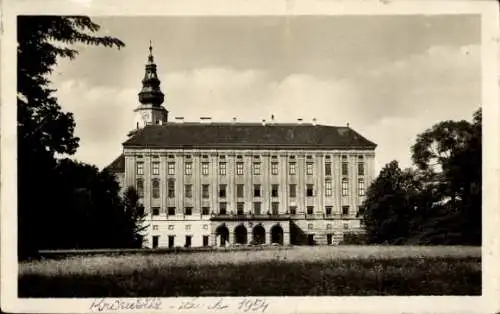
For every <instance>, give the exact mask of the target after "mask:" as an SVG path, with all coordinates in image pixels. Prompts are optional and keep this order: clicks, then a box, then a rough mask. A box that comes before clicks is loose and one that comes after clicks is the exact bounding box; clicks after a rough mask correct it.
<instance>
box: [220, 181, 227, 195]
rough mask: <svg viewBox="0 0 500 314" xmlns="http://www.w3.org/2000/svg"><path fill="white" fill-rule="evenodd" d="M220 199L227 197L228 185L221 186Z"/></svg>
mask: <svg viewBox="0 0 500 314" xmlns="http://www.w3.org/2000/svg"><path fill="white" fill-rule="evenodd" d="M219 197H220V198H225V197H226V185H225V184H219Z"/></svg>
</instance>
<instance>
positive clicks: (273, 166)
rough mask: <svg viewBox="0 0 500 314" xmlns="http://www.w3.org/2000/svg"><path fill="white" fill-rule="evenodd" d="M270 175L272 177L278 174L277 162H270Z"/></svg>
mask: <svg viewBox="0 0 500 314" xmlns="http://www.w3.org/2000/svg"><path fill="white" fill-rule="evenodd" d="M271 174H272V175H277V174H278V162H277V161H273V162H271Z"/></svg>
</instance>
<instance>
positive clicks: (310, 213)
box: [307, 206, 314, 215]
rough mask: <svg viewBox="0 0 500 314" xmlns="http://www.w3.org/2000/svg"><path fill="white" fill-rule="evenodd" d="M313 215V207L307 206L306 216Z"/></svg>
mask: <svg viewBox="0 0 500 314" xmlns="http://www.w3.org/2000/svg"><path fill="white" fill-rule="evenodd" d="M313 213H314V206H307V214H308V215H312V214H313Z"/></svg>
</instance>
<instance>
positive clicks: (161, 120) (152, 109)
mask: <svg viewBox="0 0 500 314" xmlns="http://www.w3.org/2000/svg"><path fill="white" fill-rule="evenodd" d="M164 100H165V95H164V94H163V93H162V91H161V89H160V80H159V79H158V75H157V73H156V64H155V63H154V59H153V47H152V45H151V42H150V43H149V56H148V62H147V63H146V71H145V74H144V79H143V80H142V89H141V91H140V93H139V102H140V103H141V104H140V105H139V107H137V108H136V109H135V110H134V111H135V112H136V113H137V126H138V127H141V128H142V127H145V126H146V125H157V124H165V123H166V122H167V120H168V110H167V109H165V107H163V106H162V104H163V101H164Z"/></svg>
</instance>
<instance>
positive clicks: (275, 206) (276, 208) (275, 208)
mask: <svg viewBox="0 0 500 314" xmlns="http://www.w3.org/2000/svg"><path fill="white" fill-rule="evenodd" d="M279 208H280V203H278V202H272V203H271V213H272V214H273V215H278V214H279Z"/></svg>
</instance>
